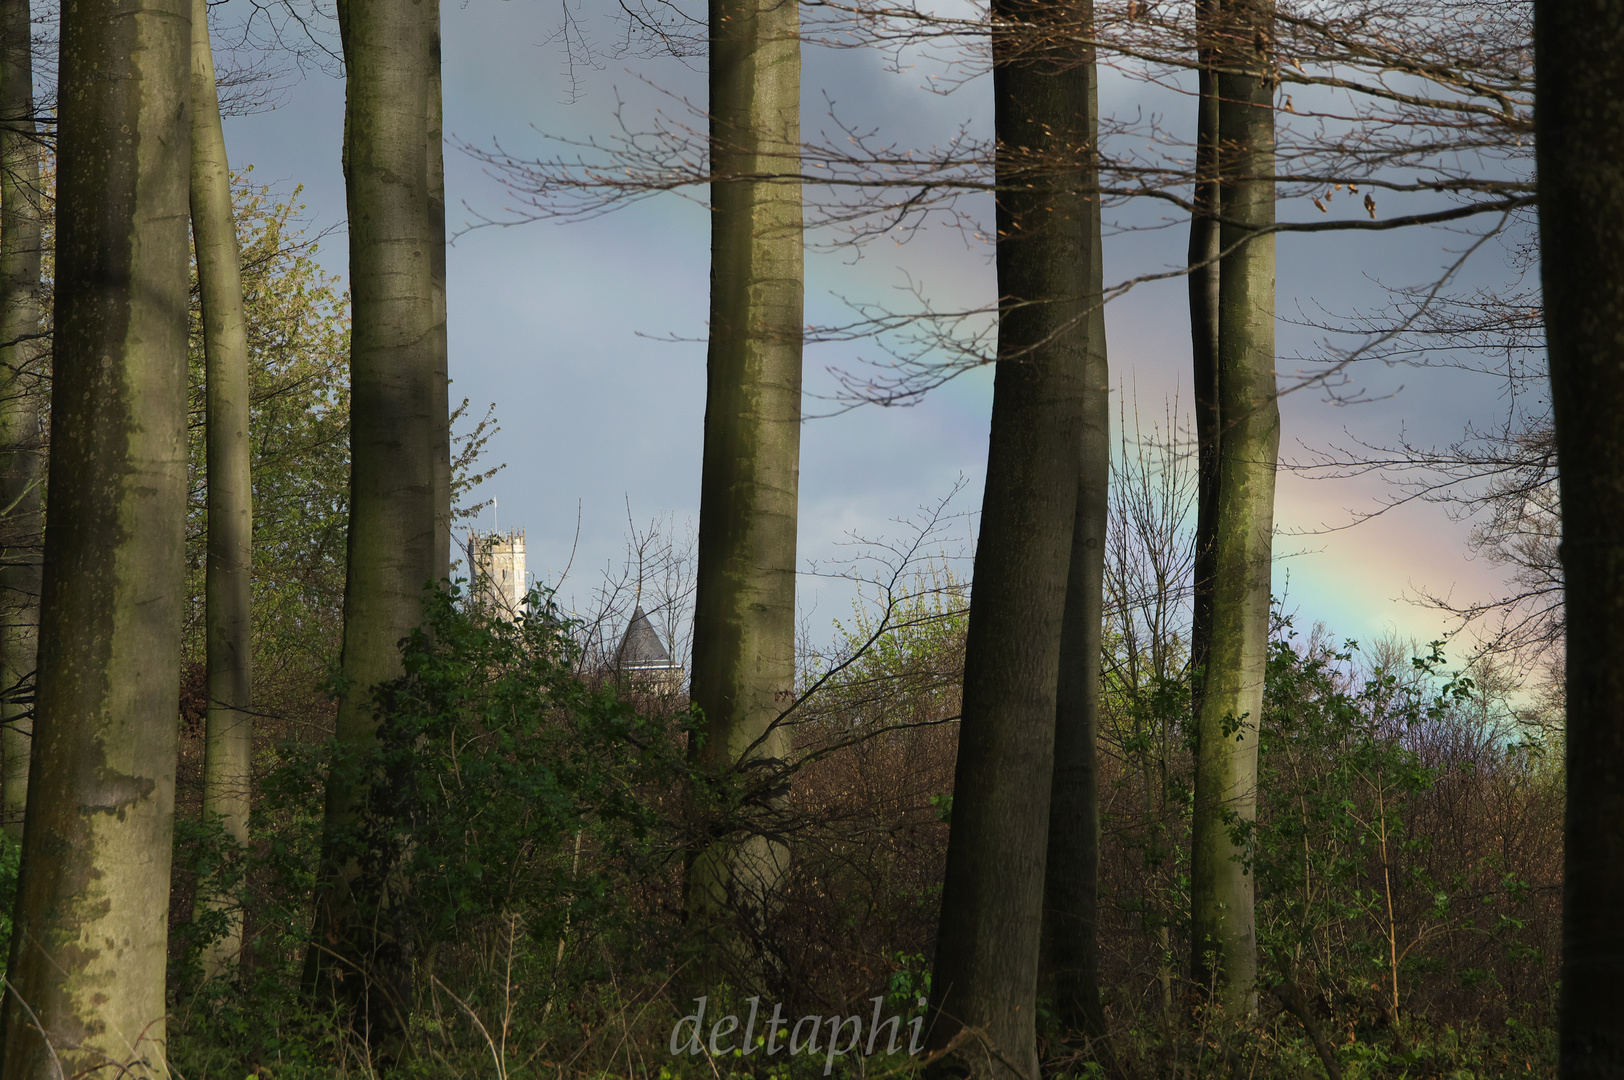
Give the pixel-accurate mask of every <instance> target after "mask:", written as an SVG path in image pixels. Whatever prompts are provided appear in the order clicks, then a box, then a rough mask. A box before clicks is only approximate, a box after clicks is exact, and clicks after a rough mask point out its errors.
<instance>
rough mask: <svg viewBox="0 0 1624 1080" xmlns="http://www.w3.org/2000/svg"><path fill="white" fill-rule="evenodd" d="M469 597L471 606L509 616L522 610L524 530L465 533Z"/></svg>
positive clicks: (524, 585) (525, 588)
mask: <svg viewBox="0 0 1624 1080" xmlns="http://www.w3.org/2000/svg"><path fill="white" fill-rule="evenodd" d="M465 547H466V550H467V553H468V567H469V578H470V585H469V590H468V591H469V595H470V596H471V597H472V599H473V603H474V606H475V607H477V608H480V609H481V610H488V611H494V612H498V613H503V614H506V615H509V616H513V615H517V614H518V613H519V612H520V611H522V610H524V598H525V593H526V592H527V591H528V590H529V582H528V580H527V579H526V577H525V569H524V530H523V529H510V530H508V531H507V532H505V533H501V532H492V533H479V532H474V531H471V530H470V531H469V533H468V541H467V544H466V545H465Z"/></svg>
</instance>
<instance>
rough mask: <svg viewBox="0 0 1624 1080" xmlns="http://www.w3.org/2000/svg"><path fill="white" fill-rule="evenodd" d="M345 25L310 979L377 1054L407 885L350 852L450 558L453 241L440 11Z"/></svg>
mask: <svg viewBox="0 0 1624 1080" xmlns="http://www.w3.org/2000/svg"><path fill="white" fill-rule="evenodd" d="M338 14H339V31H340V35H341V37H342V41H343V47H344V59H345V70H346V72H347V77H348V81H347V84H346V100H345V114H344V177H345V189H346V194H347V201H348V207H349V226H350V298H351V300H350V311H351V329H350V462H351V464H350V469H351V480H350V531H349V548H348V571H347V576H346V579H345V587H344V647H343V658H342V662H341V665H342V673H343V693H342V694H341V696H340V698H339V705H338V722H337V732H336V740H335V741H336V747H335V751H334V765H333V768H332V770H331V772H330V775H329V778H328V786H327V813H326V823H325V828H326V833H325V839H324V843H323V860H322V867H321V880H320V882H319V884H318V887H317V912H316V927H315V933H314V938H313V941H312V945H311V951H310V954H309V958H308V961H307V963H306V967H305V971H306V981H307V983H308V984H309V985H310V986H311V987H312V988H313V989H318V990H322V991H325V992H331V993H332V994H333V995H334V996H335V997H338V998H340V999H342V1000H345V1001H347V1002H349V1004H351V1005H352V1006H353V1007H354V1008H355V1009H356V1010H357V1014H356V1020H357V1022H358V1023H360V1024H361V1025H363V1026H364V1028H365V1030H366V1031H367V1033H368V1035H369V1037H370V1038H372V1039H373V1040H374V1042H375V1043H377V1042H378V1041H380V1040H388V1039H389V1038H391V1037H392V1036H391V1033H394V1032H398V1031H399V1030H400V1025H401V1023H402V1022H403V1020H404V1011H403V1008H404V1005H405V998H406V996H407V991H408V985H407V983H408V977H409V971H410V956H411V942H410V941H408V940H404V939H403V938H402V937H401V935H400V934H398V933H397V932H396V931H397V929H398V927H397V926H396V925H393V920H391V919H390V918H389V917H388V915H387V912H388V911H389V910H390V908H391V905H392V904H393V903H398V902H399V900H400V897H399V896H398V895H391V889H392V888H395V887H396V886H398V885H399V884H400V883H398V882H393V883H391V882H390V881H389V880H388V878H387V875H385V878H384V880H377V879H376V878H377V875H371V876H369V877H368V878H367V879H366V880H365V881H363V880H362V879H361V878H360V875H359V867H358V864H357V863H356V861H355V860H354V859H353V858H352V857H351V855H350V854H346V848H347V845H348V844H352V843H353V842H354V836H353V835H352V834H353V829H354V827H355V825H356V824H357V821H358V813H359V811H360V808H361V801H362V800H363V798H364V796H365V792H366V787H367V785H368V784H369V783H371V782H372V779H373V778H372V777H371V776H370V774H369V773H367V772H365V770H357V769H356V768H354V765H355V764H356V762H358V761H359V760H361V759H362V758H363V757H364V756H365V753H366V752H367V750H368V749H369V748H370V747H371V746H372V745H373V744H374V743H375V741H376V737H377V726H378V719H377V716H376V713H375V711H374V705H373V688H374V687H376V686H377V685H378V684H379V683H381V682H384V681H386V680H388V679H391V678H393V677H395V676H397V675H398V674H400V671H401V667H400V649H399V642H400V639H401V638H403V637H405V636H406V635H407V634H408V633H409V632H410V630H411V628H412V627H414V626H416V625H417V624H418V623H419V622H420V621H421V616H422V604H423V598H424V589H425V586H427V585H428V584H429V583H430V582H431V581H433V580H435V579H436V578H437V577H438V576H439V565H438V564H439V562H440V560H441V557H442V556H441V543H440V538H439V534H440V528H439V526H440V515H439V514H438V512H437V492H438V491H439V490H440V484H439V482H438V479H439V478H438V476H437V470H436V467H435V461H436V457H437V453H438V449H439V441H440V440H441V438H442V432H443V431H444V429H445V426H446V417H445V414H444V412H443V405H442V404H441V403H443V402H444V401H445V391H444V386H443V383H444V379H443V376H442V372H443V370H444V347H443V341H444V338H443V330H444V325H445V320H444V316H443V314H442V310H443V309H442V305H441V304H440V303H438V302H437V291H436V286H435V275H436V267H437V265H443V263H440V262H438V260H442V259H443V252H440V251H439V248H440V247H441V246H443V240H444V235H445V232H444V229H445V225H444V221H443V220H441V221H440V222H439V223H438V224H436V222H435V221H434V208H435V200H434V198H433V196H432V190H433V183H432V181H431V176H430V159H431V158H432V157H434V156H435V154H434V152H433V151H432V150H431V149H430V146H429V144H430V134H429V132H430V123H431V117H434V116H437V115H438V114H439V105H438V102H437V101H433V97H434V95H435V93H436V92H437V90H438V87H439V80H438V78H437V77H436V76H435V71H434V69H435V67H436V66H437V63H438V59H439V53H438V49H437V47H436V46H437V43H438V31H439V5H438V3H437V2H435V0H422V2H413V0H340V3H339V8H338ZM441 208H442V217H443V203H442V204H441ZM445 550H446V552H447V553H448V552H449V547H448V546H447V547H446V548H445Z"/></svg>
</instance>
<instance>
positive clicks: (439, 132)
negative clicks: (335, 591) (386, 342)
mask: <svg viewBox="0 0 1624 1080" xmlns="http://www.w3.org/2000/svg"><path fill="white" fill-rule="evenodd" d="M431 6H432V7H433V8H434V10H433V12H432V14H433V18H434V26H433V31H432V36H431V38H430V41H429V50H430V62H429V92H428V110H429V111H428V133H427V139H426V142H427V149H428V171H429V175H428V185H429V228H430V229H431V230H433V237H432V241H431V243H430V245H429V262H430V267H429V273H430V275H431V277H432V279H433V289H434V326H433V329H432V331H431V340H430V346H431V347H432V348H433V349H434V352H435V355H434V382H433V390H434V580H435V581H445V580H447V579H449V578H450V577H451V372H450V349H449V346H448V344H447V341H446V299H445V262H446V250H445V247H446V240H445V110H444V107H443V104H442V102H441V100H440V7H439V5H438V4H433V5H431ZM470 569H471V568H470ZM470 580H472V576H471V574H470ZM519 587H520V588H521V589H522V588H523V587H524V582H522V581H521V582H520V583H519Z"/></svg>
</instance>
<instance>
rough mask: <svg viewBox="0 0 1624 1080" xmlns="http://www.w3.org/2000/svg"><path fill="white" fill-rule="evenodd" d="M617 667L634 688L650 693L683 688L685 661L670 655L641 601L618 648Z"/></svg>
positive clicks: (616, 653) (674, 690) (617, 670)
mask: <svg viewBox="0 0 1624 1080" xmlns="http://www.w3.org/2000/svg"><path fill="white" fill-rule="evenodd" d="M615 670H616V672H618V673H619V675H620V676H621V678H623V679H625V680H626V681H627V682H628V683H630V684H631V686H632V688H633V689H636V690H642V691H645V692H647V693H654V694H674V693H676V692H677V691H678V690H679V689H681V688H682V665H681V664H678V663H677V662H676V661H675V660H673V659H671V654H670V653H669V652H668V651H667V650H666V647H665V645H664V644H663V643H662V642H661V641H660V635H659V633H658V632H657V631H656V630H655V629H654V624H653V623H651V622H649V619H648V616H647V615H646V614H644V612H643V608H642V605H638V608H637V610H636V611H634V612H632V621H631V622H630V623H629V624H628V625H627V627H626V636H625V637H623V638H621V639H620V648H619V649H617V650H616V651H615Z"/></svg>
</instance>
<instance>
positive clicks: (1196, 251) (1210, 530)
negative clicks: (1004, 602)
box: [1188, 0, 1223, 717]
mask: <svg viewBox="0 0 1624 1080" xmlns="http://www.w3.org/2000/svg"><path fill="white" fill-rule="evenodd" d="M1217 5H1218V0H1196V36H1197V46H1196V63H1197V65H1198V67H1197V72H1198V75H1197V79H1198V86H1197V92H1196V144H1195V191H1194V198H1193V201H1194V203H1195V208H1196V211H1195V213H1194V214H1193V215H1192V216H1191V218H1190V248H1189V265H1190V280H1189V283H1188V284H1189V293H1190V352H1191V356H1192V359H1193V361H1194V364H1193V367H1194V374H1195V378H1194V380H1193V382H1194V387H1195V432H1196V526H1195V565H1194V567H1193V568H1192V569H1193V573H1192V575H1191V577H1192V579H1193V586H1194V595H1193V597H1192V605H1191V607H1192V610H1191V619H1190V671H1191V680H1192V687H1191V688H1192V691H1193V693H1192V694H1191V715H1192V716H1197V717H1198V716H1200V715H1201V680H1202V674H1203V672H1204V671H1205V668H1206V665H1207V645H1208V642H1209V641H1210V639H1211V637H1212V560H1213V544H1214V534H1215V532H1216V529H1217V509H1218V443H1219V436H1220V434H1221V432H1222V430H1223V424H1222V418H1221V417H1220V416H1219V414H1218V252H1219V251H1220V250H1221V249H1220V248H1219V246H1218V219H1217V217H1216V214H1217V210H1218V145H1219V144H1218V75H1217V72H1216V71H1215V70H1214V67H1213V65H1214V62H1215V56H1214V52H1213V34H1214V31H1215V29H1216V27H1215V23H1216V19H1217V11H1216V9H1217Z"/></svg>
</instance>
